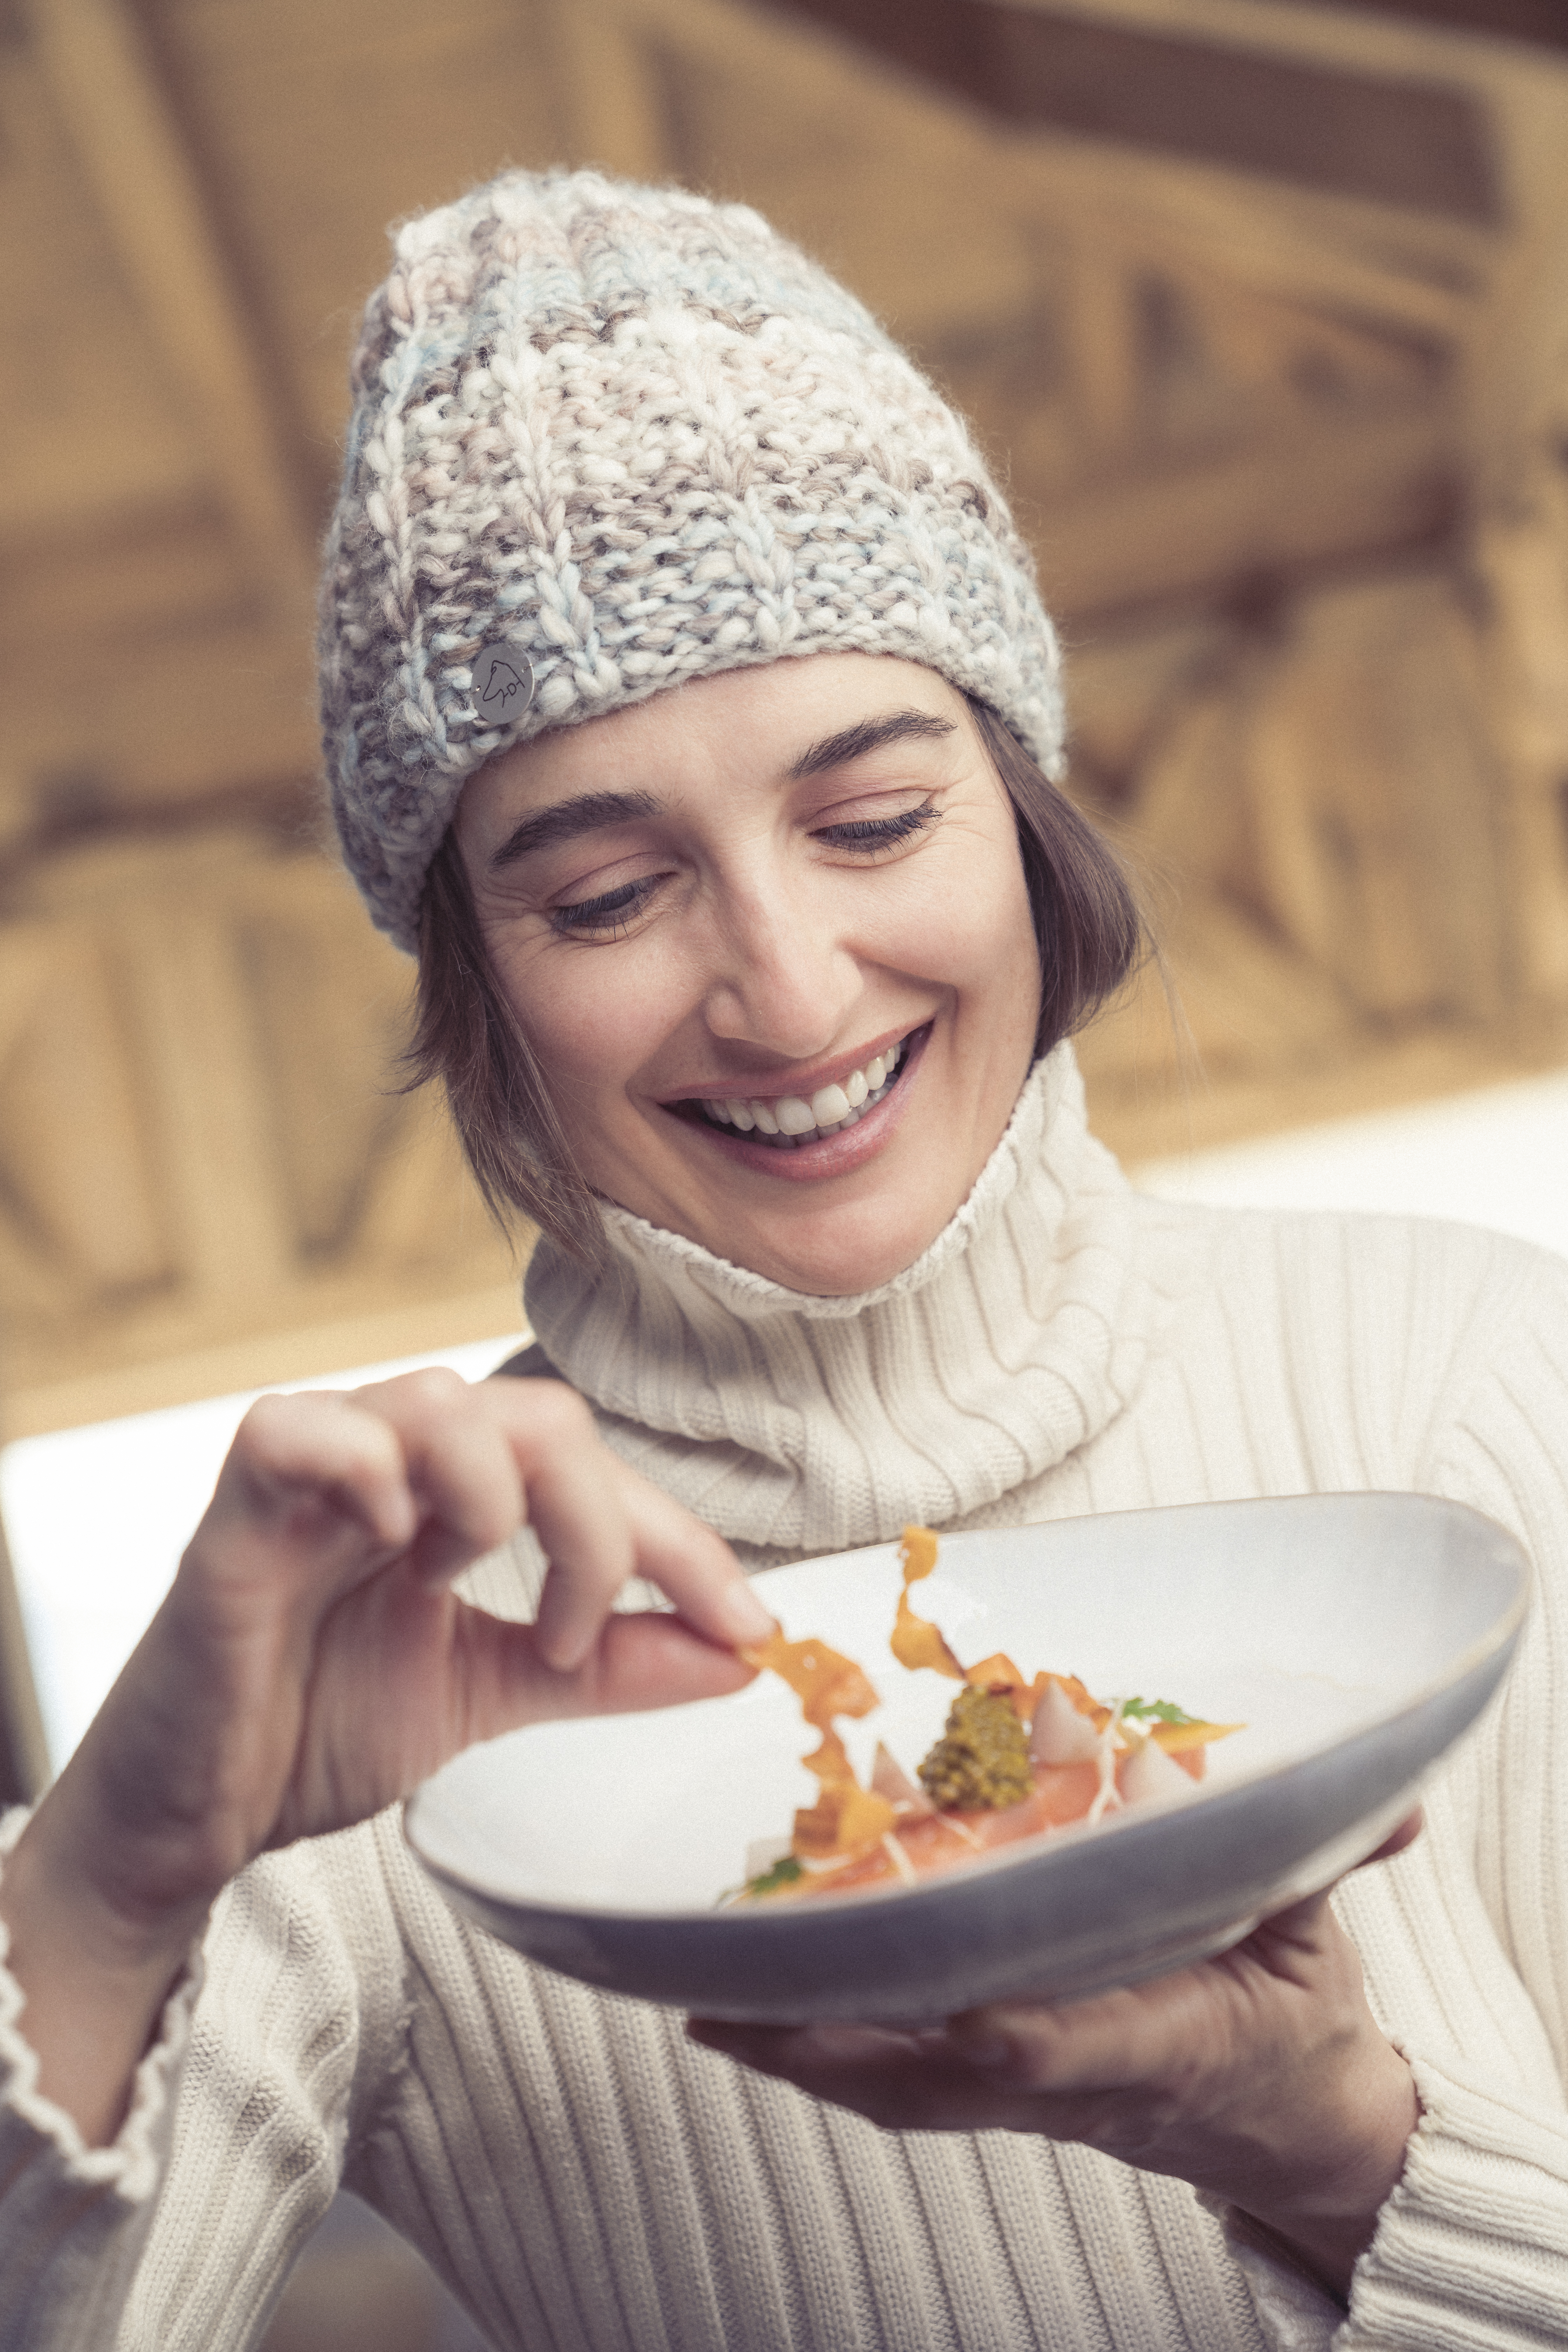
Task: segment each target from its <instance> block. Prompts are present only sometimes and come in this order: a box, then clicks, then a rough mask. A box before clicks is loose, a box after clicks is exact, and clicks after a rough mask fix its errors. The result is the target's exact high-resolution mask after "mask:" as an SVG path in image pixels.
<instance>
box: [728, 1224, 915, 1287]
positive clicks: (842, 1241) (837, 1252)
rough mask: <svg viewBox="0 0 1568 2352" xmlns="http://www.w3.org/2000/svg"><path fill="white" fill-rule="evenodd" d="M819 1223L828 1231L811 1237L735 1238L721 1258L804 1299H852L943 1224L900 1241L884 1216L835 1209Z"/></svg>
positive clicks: (887, 1275) (910, 1256)
mask: <svg viewBox="0 0 1568 2352" xmlns="http://www.w3.org/2000/svg"><path fill="white" fill-rule="evenodd" d="M823 1223H824V1224H825V1225H826V1226H828V1227H829V1228H830V1230H828V1231H826V1232H824V1233H821V1234H810V1233H804V1232H800V1231H795V1232H789V1231H784V1232H777V1233H768V1232H766V1231H758V1230H756V1229H753V1230H752V1232H750V1233H749V1234H736V1235H734V1237H733V1242H732V1245H731V1246H730V1247H729V1248H727V1249H725V1250H724V1251H723V1253H722V1254H723V1255H725V1256H726V1257H728V1258H730V1259H731V1262H732V1263H733V1264H734V1265H743V1266H747V1267H749V1268H750V1269H751V1271H752V1273H754V1274H760V1275H763V1276H765V1277H766V1279H767V1280H768V1281H770V1282H776V1283H778V1284H779V1285H780V1286H781V1287H782V1288H784V1289H785V1290H798V1291H802V1292H804V1293H805V1296H806V1297H809V1298H854V1297H858V1294H859V1293H860V1292H861V1291H863V1290H876V1289H879V1287H880V1286H881V1285H882V1284H883V1283H884V1282H890V1281H891V1280H892V1278H893V1276H895V1275H896V1274H902V1272H903V1271H904V1268H905V1267H906V1266H909V1265H913V1264H914V1262H915V1260H916V1258H918V1257H919V1256H920V1255H921V1252H922V1251H923V1250H925V1249H926V1248H928V1247H929V1245H930V1244H931V1242H932V1241H934V1240H935V1238H936V1235H937V1234H939V1233H940V1232H941V1231H942V1226H943V1225H944V1224H945V1223H947V1219H946V1218H945V1217H940V1218H938V1220H937V1222H936V1223H935V1224H934V1225H933V1226H932V1227H931V1231H930V1232H927V1230H926V1227H925V1225H924V1223H921V1224H919V1225H911V1226H910V1228H909V1229H908V1230H907V1232H906V1233H905V1234H902V1235H901V1236H900V1235H898V1234H890V1233H889V1229H888V1220H887V1218H886V1216H885V1215H874V1216H868V1217H867V1218H865V1219H864V1220H862V1219H860V1218H858V1217H855V1216H854V1215H853V1214H852V1213H846V1212H845V1211H844V1210H843V1209H839V1210H838V1211H837V1212H836V1213H829V1214H827V1215H826V1216H825V1217H824V1219H823Z"/></svg>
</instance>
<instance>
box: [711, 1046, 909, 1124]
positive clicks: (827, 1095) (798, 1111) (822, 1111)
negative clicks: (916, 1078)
mask: <svg viewBox="0 0 1568 2352" xmlns="http://www.w3.org/2000/svg"><path fill="white" fill-rule="evenodd" d="M915 1034H916V1033H915V1032H914V1031H913V1030H911V1031H910V1035H909V1036H908V1037H901V1038H900V1040H899V1042H898V1044H897V1045H889V1046H888V1047H887V1049H886V1050H885V1051H884V1052H883V1053H880V1054H873V1055H871V1057H870V1059H869V1060H868V1062H867V1063H866V1064H865V1066H863V1067H862V1068H860V1069H858V1070H851V1071H850V1072H849V1074H848V1076H847V1077H846V1078H844V1079H842V1080H841V1081H840V1082H839V1083H838V1084H837V1086H831V1087H817V1089H816V1093H815V1094H814V1095H810V1096H806V1095H775V1096H772V1097H758V1096H755V1095H752V1096H746V1097H741V1096H736V1095H731V1096H727V1097H722V1098H720V1097H715V1096H711V1095H710V1096H708V1097H704V1098H700V1099H699V1098H696V1097H693V1098H692V1099H690V1100H689V1101H686V1102H683V1103H682V1104H680V1106H679V1111H680V1115H681V1117H683V1118H688V1119H694V1120H695V1121H696V1123H697V1124H698V1125H699V1126H700V1127H716V1128H718V1129H720V1130H721V1132H724V1131H728V1132H729V1133H730V1134H731V1135H744V1136H747V1137H749V1138H750V1139H752V1141H753V1142H756V1143H771V1144H772V1145H773V1147H774V1149H775V1150H780V1151H794V1150H797V1149H798V1148H799V1147H800V1146H801V1145H802V1144H806V1143H817V1142H820V1141H821V1139H822V1138H823V1137H824V1136H828V1135H841V1134H843V1133H844V1132H845V1131H846V1129H848V1128H851V1127H854V1126H855V1125H856V1124H857V1122H858V1120H860V1119H862V1118H865V1116H866V1114H867V1112H868V1111H869V1110H874V1109H875V1108H876V1107H877V1105H878V1104H879V1102H880V1101H881V1100H882V1098H883V1097H884V1096H885V1095H886V1094H887V1092H888V1090H889V1087H892V1086H893V1085H895V1084H896V1082H897V1080H898V1077H899V1074H900V1071H901V1070H902V1069H903V1067H904V1066H905V1062H906V1060H907V1057H908V1055H909V1049H910V1039H911V1038H912V1037H913V1036H914V1035H915Z"/></svg>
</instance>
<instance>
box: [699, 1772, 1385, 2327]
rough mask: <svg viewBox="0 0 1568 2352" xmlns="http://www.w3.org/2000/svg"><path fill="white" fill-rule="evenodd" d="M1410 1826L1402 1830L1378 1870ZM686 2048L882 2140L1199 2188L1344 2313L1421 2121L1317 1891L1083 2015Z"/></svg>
mask: <svg viewBox="0 0 1568 2352" xmlns="http://www.w3.org/2000/svg"><path fill="white" fill-rule="evenodd" d="M1420 1826H1421V1817H1420V1815H1419V1813H1415V1814H1413V1815H1412V1816H1411V1818H1410V1819H1409V1820H1408V1821H1407V1822H1405V1823H1403V1824H1402V1826H1401V1827H1400V1828H1399V1829H1398V1830H1396V1831H1395V1832H1394V1835H1393V1836H1392V1837H1391V1838H1390V1839H1388V1840H1387V1842H1386V1843H1384V1845H1383V1846H1381V1847H1380V1848H1379V1849H1378V1852H1377V1853H1375V1854H1373V1855H1372V1856H1370V1857H1369V1860H1371V1861H1374V1862H1375V1861H1382V1860H1384V1858H1385V1857H1386V1856H1388V1855H1390V1854H1393V1853H1398V1852H1399V1851H1400V1850H1401V1848H1402V1847H1404V1846H1405V1845H1407V1844H1409V1843H1410V1842H1411V1840H1412V1839H1413V1838H1415V1836H1416V1835H1417V1834H1418V1833H1419V1831H1420ZM689 2031H690V2032H691V2033H692V2035H693V2036H694V2038H695V2039H696V2040H697V2041H699V2042H704V2043H706V2044H707V2046H708V2047H709V2048H710V2049H713V2050H719V2051H722V2052H724V2053H726V2054H727V2055H728V2056H730V2057H731V2058H736V2059H739V2060H741V2061H742V2063H745V2064H746V2065H749V2066H754V2067H756V2068H757V2069H758V2070H759V2071H760V2072H761V2073H763V2074H776V2075H779V2076H780V2077H782V2079H783V2080H784V2081H785V2082H789V2083H793V2084H795V2085H796V2087H797V2088H798V2089H800V2090H803V2091H807V2092H809V2093H811V2094H812V2095H813V2096H814V2097H816V2098H819V2099H826V2100H829V2101H831V2102H832V2103H833V2104H835V2105H838V2106H841V2107H849V2108H852V2109H853V2110H854V2111H855V2112H856V2113H857V2114H858V2115H862V2116H866V2117H867V2118H868V2121H869V2122H871V2123H874V2124H878V2125H880V2126H882V2127H883V2128H884V2129H887V2130H889V2131H959V2132H973V2131H1021V2132H1038V2133H1041V2134H1042V2135H1044V2136H1045V2137H1047V2138H1050V2139H1060V2140H1079V2141H1081V2142H1083V2143H1084V2144H1085V2145H1086V2146H1087V2147H1097V2148H1100V2149H1102V2150H1103V2151H1104V2153H1105V2154H1106V2155H1107V2156H1114V2157H1118V2158H1121V2161H1122V2162H1123V2163H1125V2164H1132V2165H1138V2166H1140V2167H1141V2168H1142V2169H1143V2170H1145V2171H1148V2172H1167V2173H1172V2174H1173V2175H1175V2176H1176V2177H1177V2178H1179V2179H1184V2180H1190V2181H1191V2182H1192V2183H1193V2185H1194V2187H1195V2188H1198V2189H1207V2190H1210V2191H1211V2192H1212V2193H1214V2194H1215V2196H1218V2197H1221V2198H1224V2199H1226V2200H1227V2201H1228V2202H1229V2203H1231V2204H1233V2205H1235V2206H1237V2207H1238V2208H1239V2209H1240V2210H1242V2211H1243V2212H1246V2213H1247V2214H1249V2215H1251V2216H1252V2217H1253V2219H1254V2220H1256V2221H1260V2222H1261V2223H1263V2225H1264V2226H1265V2228H1266V2229H1267V2230H1268V2231H1271V2232H1272V2233H1273V2234H1274V2235H1275V2236H1276V2237H1277V2238H1279V2240H1280V2241H1282V2242H1283V2243H1284V2245H1285V2247H1286V2248H1287V2250H1288V2251H1289V2252H1291V2253H1293V2254H1294V2255H1295V2256H1296V2257H1297V2258H1298V2259H1299V2260H1300V2261H1301V2262H1302V2263H1305V2264H1306V2266H1307V2267H1308V2268H1309V2269H1310V2270H1311V2271H1312V2272H1313V2273H1315V2274H1316V2275H1317V2276H1318V2277H1319V2278H1321V2280H1322V2281H1323V2283H1324V2284H1325V2285H1327V2286H1329V2287H1330V2288H1331V2290H1332V2291H1333V2292H1334V2293H1336V2294H1340V2295H1341V2296H1343V2294H1345V2293H1346V2291H1347V2290H1348V2287H1349V2284H1350V2276H1351V2272H1352V2269H1353V2268H1354V2265H1355V2261H1356V2257H1357V2256H1358V2255H1359V2254H1360V2253H1361V2252H1363V2249H1364V2248H1365V2247H1366V2245H1367V2244H1368V2243H1369V2242H1371V2239H1372V2235H1373V2230H1374V2229H1375V2228H1376V2225H1377V2216H1378V2213H1379V2211H1380V2210H1381V2208H1382V2206H1383V2204H1384V2200H1386V2198H1387V2197H1388V2194H1389V2191H1390V2190H1391V2189H1393V2187H1394V2183H1395V2182H1396V2181H1397V2179H1399V2176H1400V2173H1401V2171H1402V2170H1403V2168H1404V2164H1405V2146H1406V2143H1407V2141H1408V2140H1409V2137H1410V2134H1411V2132H1412V2131H1413V2130H1414V2128H1415V2123H1416V2120H1417V2117H1418V2116H1419V2113H1420V2108H1419V2105H1418V2103H1417V2100H1416V2096H1415V2084H1414V2082H1413V2080H1412V2077H1411V2074H1410V2069H1409V2067H1408V2066H1407V2065H1406V2064H1405V2061H1404V2059H1403V2058H1401V2057H1400V2055H1399V2053H1398V2052H1397V2051H1396V2050H1394V2047H1393V2045H1392V2044H1391V2043H1390V2042H1388V2041H1387V2040H1386V2039H1385V2038H1384V2035H1383V2034H1382V2033H1381V2032H1379V2030H1378V2027H1377V2024H1376V2021H1375V2020H1374V2019H1373V2014H1372V2011H1370V2010H1369V2008H1368V2007H1367V2004H1366V1997H1365V1994H1364V1992H1363V1986H1362V1972H1361V1963H1360V1960H1359V1958H1357V1955H1356V1951H1355V1947H1354V1946H1353V1945H1352V1942H1351V1940H1350V1937H1348V1936H1347V1935H1346V1934H1345V1932H1344V1929H1343V1928H1342V1927H1341V1926H1340V1924H1339V1922H1338V1920H1337V1919H1336V1918H1335V1917H1334V1915H1333V1913H1332V1911H1331V1908H1330V1906H1329V1897H1328V1895H1327V1894H1326V1893H1325V1894H1322V1895H1313V1896H1311V1897H1310V1898H1309V1899H1308V1900H1307V1901H1305V1902H1302V1903H1298V1904H1296V1905H1294V1906H1292V1907H1291V1909H1289V1911H1282V1912H1280V1913H1279V1914H1278V1915H1277V1916H1275V1917H1273V1918H1271V1919H1267V1920H1265V1921H1264V1922H1263V1924H1262V1925H1261V1926H1260V1927H1257V1928H1255V1929H1254V1930H1253V1932H1252V1934H1251V1935H1250V1936H1248V1937H1247V1938H1246V1940H1245V1941H1244V1942H1242V1943H1240V1944H1237V1946H1235V1947H1234V1948H1233V1949H1232V1950H1230V1951H1228V1952H1225V1953H1222V1954H1221V1955H1220V1956H1219V1957H1218V1958H1215V1959H1212V1960H1205V1961H1203V1962H1201V1963H1200V1964H1199V1965H1198V1966H1197V1967H1195V1968H1190V1969H1181V1970H1179V1971H1178V1972H1177V1973H1176V1974H1175V1975H1173V1976H1167V1977H1160V1978H1157V1979H1154V1980H1153V1981H1152V1982H1150V1983H1148V1984H1142V1985H1135V1986H1133V1987H1131V1989H1130V1990H1127V1991H1124V1992H1112V1993H1104V1994H1101V1995H1100V1996H1099V1997H1098V1998H1096V1999H1094V2000H1082V2001H1075V2002H1071V2003H1068V2004H1067V2005H1065V2006H1051V2005H1047V2004H1043V2003H1038V2002H1031V2001H1029V2000H1010V2001H1005V2002H997V2003H994V2004H993V2005H992V2006H991V2007H989V2008H986V2009H977V2010H971V2011H968V2012H966V2013H965V2014H964V2015H963V2016H961V2017H952V2018H949V2019H948V2020H947V2021H946V2022H945V2023H944V2024H942V2025H940V2026H931V2027H912V2028H900V2027H883V2026H876V2025H815V2026H802V2027H772V2026H749V2025H727V2024H720V2023H718V2022H715V2021H711V2020H708V2019H696V2020H693V2021H692V2023H691V2026H690V2028H689Z"/></svg>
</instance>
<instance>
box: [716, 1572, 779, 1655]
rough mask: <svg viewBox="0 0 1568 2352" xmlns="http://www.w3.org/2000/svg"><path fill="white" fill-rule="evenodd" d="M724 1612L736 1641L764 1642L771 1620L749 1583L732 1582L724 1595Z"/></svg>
mask: <svg viewBox="0 0 1568 2352" xmlns="http://www.w3.org/2000/svg"><path fill="white" fill-rule="evenodd" d="M724 1614H725V1616H726V1617H727V1618H728V1619H729V1621H730V1623H731V1627H732V1629H733V1631H734V1636H735V1639H736V1641H737V1642H765V1641H766V1640H767V1638H768V1635H769V1634H770V1633H772V1632H773V1618H772V1616H771V1615H770V1614H769V1612H768V1611H767V1610H765V1609H764V1608H763V1604H762V1602H761V1601H759V1600H758V1598H757V1596H756V1594H755V1593H754V1592H753V1591H752V1588H751V1586H750V1585H749V1584H732V1585H731V1587H730V1590H729V1591H728V1592H727V1593H726V1594H725V1596H724Z"/></svg>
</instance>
